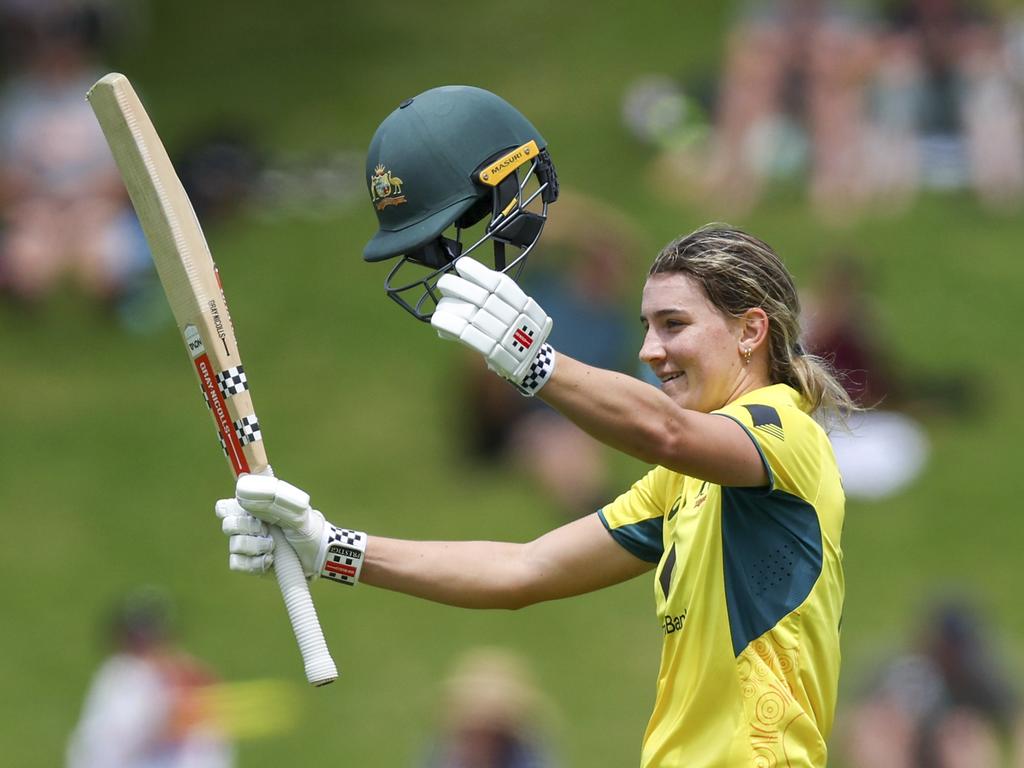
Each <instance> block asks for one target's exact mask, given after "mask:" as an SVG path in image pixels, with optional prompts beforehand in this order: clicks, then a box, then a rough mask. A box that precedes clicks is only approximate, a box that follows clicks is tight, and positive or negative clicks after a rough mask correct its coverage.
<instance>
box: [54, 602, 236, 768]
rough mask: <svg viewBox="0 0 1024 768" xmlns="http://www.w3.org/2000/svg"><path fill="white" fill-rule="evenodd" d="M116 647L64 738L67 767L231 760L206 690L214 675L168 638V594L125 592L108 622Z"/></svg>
mask: <svg viewBox="0 0 1024 768" xmlns="http://www.w3.org/2000/svg"><path fill="white" fill-rule="evenodd" d="M109 630H110V641H111V644H112V646H113V653H112V655H110V656H109V657H108V658H107V659H106V660H105V661H104V662H103V664H102V666H101V667H100V669H99V671H98V672H97V673H96V675H95V677H94V678H93V681H92V684H91V686H90V688H89V692H88V695H87V696H86V699H85V704H84V707H83V709H82V713H81V717H80V719H79V721H78V724H77V725H76V727H75V730H74V733H73V734H72V735H71V739H70V741H69V743H68V750H67V765H68V768H158V767H159V768H186V767H187V768H229V766H231V765H233V764H234V755H233V750H232V748H231V746H230V745H229V744H228V743H226V741H225V739H224V736H223V735H222V733H221V732H220V731H219V729H218V728H217V727H216V726H215V725H214V724H213V722H212V719H211V714H210V712H209V711H208V708H207V706H206V705H205V698H204V695H203V694H204V692H205V691H206V690H208V689H209V688H210V686H211V685H212V684H213V683H215V682H216V680H215V678H214V676H213V675H212V673H211V672H210V671H209V670H208V669H206V668H205V667H204V666H203V665H202V664H201V663H200V662H198V661H197V660H196V659H194V658H193V657H191V656H189V655H188V654H186V653H185V652H184V651H182V650H180V649H178V648H176V647H175V646H174V644H173V642H172V637H171V627H170V616H169V605H168V602H167V599H166V598H165V597H164V596H163V595H162V594H161V593H159V592H157V591H154V590H152V589H142V590H138V591H136V592H133V593H131V594H129V595H128V596H127V597H125V598H124V599H123V600H122V601H120V603H119V604H118V605H117V606H116V607H115V609H114V611H113V615H112V620H111V623H110V628H109Z"/></svg>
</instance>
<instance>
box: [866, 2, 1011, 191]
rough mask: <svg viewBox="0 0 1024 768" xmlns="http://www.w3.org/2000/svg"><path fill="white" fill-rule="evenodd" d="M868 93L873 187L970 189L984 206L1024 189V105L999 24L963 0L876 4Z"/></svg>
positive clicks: (886, 189)
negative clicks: (879, 8)
mask: <svg viewBox="0 0 1024 768" xmlns="http://www.w3.org/2000/svg"><path fill="white" fill-rule="evenodd" d="M884 16H885V26H884V28H883V30H882V33H881V34H880V36H879V43H880V44H879V57H878V64H877V68H876V76H875V79H874V86H873V92H872V105H873V109H872V125H873V131H872V144H871V147H870V149H871V151H870V152H869V159H870V161H871V169H872V175H873V177H874V186H875V188H876V189H877V191H878V192H879V193H880V194H881V193H891V194H888V195H887V197H889V198H893V197H897V198H898V197H901V196H903V197H905V196H907V195H909V193H910V192H911V191H912V190H914V189H916V188H918V187H924V188H930V189H963V188H973V189H974V190H975V191H976V192H977V194H978V196H979V198H980V199H981V200H982V201H983V202H985V203H987V204H990V205H996V206H1005V205H1007V204H1010V203H1015V202H1017V201H1018V200H1019V199H1020V196H1021V193H1022V191H1024V110H1022V104H1021V98H1020V93H1019V90H1018V85H1017V84H1015V83H1014V81H1013V69H1012V55H1011V54H1012V51H1011V47H1010V42H1011V41H1010V39H1009V37H1008V35H1007V33H1006V32H1005V30H1004V27H1003V25H1002V24H1001V23H1000V21H999V20H997V19H996V18H994V17H991V16H988V15H986V14H985V13H983V11H982V10H981V8H980V7H979V6H978V4H977V3H972V2H969V0H894V1H892V2H889V3H888V4H887V6H886V8H885V14H884Z"/></svg>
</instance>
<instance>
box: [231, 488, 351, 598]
mask: <svg viewBox="0 0 1024 768" xmlns="http://www.w3.org/2000/svg"><path fill="white" fill-rule="evenodd" d="M216 512H217V516H218V517H219V518H221V521H222V522H221V529H222V530H223V531H224V533H225V534H227V535H228V537H229V539H228V552H229V553H230V554H229V557H228V566H229V567H230V568H231V570H233V571H242V572H245V573H266V572H267V571H268V570H270V568H271V567H272V566H273V563H274V554H273V552H274V539H273V538H272V537H271V535H270V531H269V529H268V527H267V526H268V525H277V526H279V527H280V528H281V530H282V531H283V532H284V535H285V538H286V539H287V540H288V543H289V544H291V545H292V548H293V549H294V550H295V553H296V554H297V555H298V557H299V561H300V562H301V563H302V570H303V572H304V573H305V574H306V577H307V578H311V579H315V578H318V577H320V576H324V577H326V578H329V579H331V580H333V581H339V582H341V583H343V584H355V583H356V582H357V581H358V579H359V572H360V571H361V570H362V556H363V552H365V550H366V534H364V533H360V532H358V531H349V530H346V529H343V528H337V527H335V526H334V525H332V524H331V523H329V522H328V521H327V520H326V519H324V516H323V514H321V513H320V512H319V511H318V510H316V509H313V508H312V507H311V506H310V505H309V494H308V493H306V492H305V491H302V490H300V489H299V488H296V487H295V486H294V485H291V484H290V483H286V482H284V481H283V480H278V479H277V478H276V477H271V476H263V475H242V476H241V477H240V478H238V482H237V483H236V485H235V498H233V499H221V500H220V501H218V502H217V504H216Z"/></svg>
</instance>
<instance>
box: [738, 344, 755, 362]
mask: <svg viewBox="0 0 1024 768" xmlns="http://www.w3.org/2000/svg"><path fill="white" fill-rule="evenodd" d="M740 352H741V353H742V354H743V364H744V365H750V356H751V355H752V354H753V350H752V349H751V348H750V347H740Z"/></svg>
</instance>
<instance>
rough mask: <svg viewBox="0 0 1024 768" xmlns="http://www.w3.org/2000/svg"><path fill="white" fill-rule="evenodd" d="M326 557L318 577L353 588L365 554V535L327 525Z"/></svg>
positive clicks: (360, 532) (357, 580)
mask: <svg viewBox="0 0 1024 768" xmlns="http://www.w3.org/2000/svg"><path fill="white" fill-rule="evenodd" d="M327 527H328V528H329V529H330V530H329V532H328V534H327V557H326V559H325V560H324V566H323V568H321V569H320V576H321V577H323V578H325V579H330V580H331V581H336V582H338V583H339V584H347V585H348V586H350V587H354V586H355V585H356V584H357V583H358V582H359V574H360V573H361V572H362V570H363V555H364V554H365V553H366V534H365V533H363V532H362V531H350V530H349V529H348V528H336V527H335V526H333V525H331V524H330V523H327Z"/></svg>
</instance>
